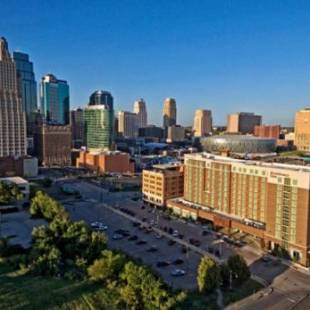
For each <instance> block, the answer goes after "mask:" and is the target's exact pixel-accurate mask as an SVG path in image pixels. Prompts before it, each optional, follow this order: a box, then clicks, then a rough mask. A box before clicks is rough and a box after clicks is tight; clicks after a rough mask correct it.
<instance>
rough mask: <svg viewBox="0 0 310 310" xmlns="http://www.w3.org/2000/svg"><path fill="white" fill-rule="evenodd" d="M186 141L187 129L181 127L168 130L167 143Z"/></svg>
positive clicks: (175, 126)
mask: <svg viewBox="0 0 310 310" xmlns="http://www.w3.org/2000/svg"><path fill="white" fill-rule="evenodd" d="M184 139H185V128H184V127H182V126H179V125H174V126H169V127H168V128H167V142H168V143H173V142H182V141H184Z"/></svg>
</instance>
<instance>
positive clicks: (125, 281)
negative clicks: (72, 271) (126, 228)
mask: <svg viewBox="0 0 310 310" xmlns="http://www.w3.org/2000/svg"><path fill="white" fill-rule="evenodd" d="M88 275H89V277H90V279H91V280H93V281H96V282H99V283H102V284H103V285H113V287H117V290H118V292H119V296H120V303H121V304H122V305H124V306H125V307H123V308H126V309H147V310H148V309H150V310H151V309H163V310H166V309H173V308H175V307H176V305H177V304H178V303H179V302H181V301H182V300H183V299H184V298H185V294H184V293H181V294H178V295H174V294H173V293H172V292H171V290H170V289H169V288H168V287H167V285H166V284H165V283H164V282H163V281H162V279H160V278H159V277H157V276H156V275H154V274H153V273H152V272H151V270H149V269H148V268H147V267H145V266H142V265H138V264H136V263H134V262H133V261H131V260H128V257H126V256H125V255H124V254H123V253H120V252H113V251H110V250H105V251H103V252H102V255H101V257H100V258H99V259H97V260H95V262H94V263H93V265H92V266H90V267H89V268H88ZM120 306H121V305H120Z"/></svg>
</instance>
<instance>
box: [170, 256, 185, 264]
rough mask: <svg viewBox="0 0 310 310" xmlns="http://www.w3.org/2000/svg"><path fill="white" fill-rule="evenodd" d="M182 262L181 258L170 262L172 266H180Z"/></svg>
mask: <svg viewBox="0 0 310 310" xmlns="http://www.w3.org/2000/svg"><path fill="white" fill-rule="evenodd" d="M183 263H184V260H183V259H181V258H177V259H176V260H175V261H173V262H172V264H173V265H182V264H183Z"/></svg>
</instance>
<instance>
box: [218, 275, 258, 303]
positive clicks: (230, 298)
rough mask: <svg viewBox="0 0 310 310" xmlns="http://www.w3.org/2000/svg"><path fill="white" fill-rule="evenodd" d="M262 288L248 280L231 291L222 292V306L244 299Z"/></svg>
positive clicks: (253, 281)
mask: <svg viewBox="0 0 310 310" xmlns="http://www.w3.org/2000/svg"><path fill="white" fill-rule="evenodd" d="M262 288H263V286H262V285H261V284H260V283H258V282H256V281H255V280H252V279H249V280H247V281H246V282H244V283H243V284H241V285H240V286H237V287H236V288H234V289H232V290H226V291H224V292H223V295H224V304H225V305H228V304H230V303H233V302H236V301H238V300H241V299H243V298H246V297H248V296H249V295H251V294H253V293H255V292H257V291H259V290H260V289H262Z"/></svg>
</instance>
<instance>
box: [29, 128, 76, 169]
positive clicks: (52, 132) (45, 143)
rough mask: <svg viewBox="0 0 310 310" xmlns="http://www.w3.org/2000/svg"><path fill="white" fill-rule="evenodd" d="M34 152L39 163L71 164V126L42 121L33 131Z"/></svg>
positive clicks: (50, 164) (52, 164)
mask: <svg viewBox="0 0 310 310" xmlns="http://www.w3.org/2000/svg"><path fill="white" fill-rule="evenodd" d="M34 147H35V154H36V156H37V157H38V159H39V162H40V164H41V165H43V166H46V167H51V166H60V167H64V166H70V165H71V126H70V125H57V124H55V123H46V122H44V123H42V124H39V125H38V126H36V128H35V133H34Z"/></svg>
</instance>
